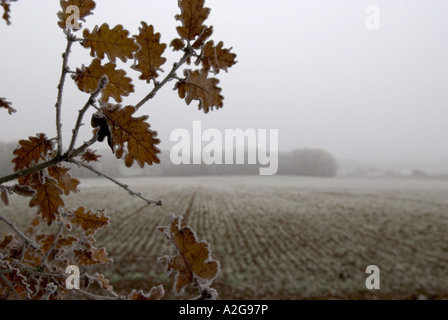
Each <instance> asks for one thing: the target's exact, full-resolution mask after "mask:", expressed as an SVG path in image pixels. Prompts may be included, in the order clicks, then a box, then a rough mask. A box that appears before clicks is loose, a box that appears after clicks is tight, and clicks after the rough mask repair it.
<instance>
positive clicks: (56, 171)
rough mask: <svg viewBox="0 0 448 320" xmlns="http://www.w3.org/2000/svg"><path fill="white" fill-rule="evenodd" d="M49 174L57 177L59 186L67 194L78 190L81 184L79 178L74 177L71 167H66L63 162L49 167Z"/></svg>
mask: <svg viewBox="0 0 448 320" xmlns="http://www.w3.org/2000/svg"><path fill="white" fill-rule="evenodd" d="M47 170H48V174H49V175H50V176H51V177H53V178H55V179H56V181H57V182H58V186H59V188H61V189H62V190H63V191H64V194H65V195H66V196H68V195H69V193H70V192H78V185H79V184H80V182H79V180H78V179H73V178H72V176H71V175H70V173H68V172H69V171H70V168H67V167H64V166H63V165H61V164H57V165H54V166H51V167H48V169H47Z"/></svg>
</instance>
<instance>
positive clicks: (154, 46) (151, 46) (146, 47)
mask: <svg viewBox="0 0 448 320" xmlns="http://www.w3.org/2000/svg"><path fill="white" fill-rule="evenodd" d="M135 39H136V41H137V43H138V44H139V45H140V50H139V51H138V52H137V53H136V54H135V59H136V64H134V65H133V66H132V69H134V70H137V71H140V72H141V73H142V74H141V75H140V77H139V78H140V79H141V80H146V81H147V82H149V81H150V80H151V79H155V78H157V77H158V76H159V74H158V71H159V70H160V71H163V70H162V69H160V67H161V66H162V65H163V64H164V63H165V62H166V59H165V58H163V57H162V54H163V52H164V51H165V48H166V44H164V43H160V33H154V27H153V26H152V25H149V26H148V25H147V24H146V23H145V22H143V21H142V26H141V27H140V28H139V34H138V35H137V36H135Z"/></svg>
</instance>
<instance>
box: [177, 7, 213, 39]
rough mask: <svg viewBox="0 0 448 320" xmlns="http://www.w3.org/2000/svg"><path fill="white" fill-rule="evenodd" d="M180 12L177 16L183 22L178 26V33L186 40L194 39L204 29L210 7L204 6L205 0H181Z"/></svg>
mask: <svg viewBox="0 0 448 320" xmlns="http://www.w3.org/2000/svg"><path fill="white" fill-rule="evenodd" d="M178 5H179V8H180V10H181V13H180V14H177V15H176V16H175V18H176V20H179V21H180V22H181V23H182V26H180V27H177V33H178V34H179V35H180V36H181V38H183V39H185V40H194V39H195V38H196V37H197V36H199V35H201V34H202V32H203V31H204V29H206V28H207V27H206V26H204V21H205V20H206V19H207V17H208V15H209V14H210V9H209V8H206V7H204V0H179V1H178Z"/></svg>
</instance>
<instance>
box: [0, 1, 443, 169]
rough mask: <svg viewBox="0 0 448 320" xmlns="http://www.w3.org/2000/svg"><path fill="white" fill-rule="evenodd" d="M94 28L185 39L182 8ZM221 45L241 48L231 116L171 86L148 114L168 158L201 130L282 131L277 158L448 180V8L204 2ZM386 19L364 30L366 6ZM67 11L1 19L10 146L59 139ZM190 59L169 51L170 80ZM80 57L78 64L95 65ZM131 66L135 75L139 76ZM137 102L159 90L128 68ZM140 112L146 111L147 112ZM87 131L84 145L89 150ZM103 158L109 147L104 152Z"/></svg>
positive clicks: (139, 10)
mask: <svg viewBox="0 0 448 320" xmlns="http://www.w3.org/2000/svg"><path fill="white" fill-rule="evenodd" d="M96 3H97V8H96V10H95V15H94V16H89V17H87V23H85V26H86V27H88V28H89V29H90V30H91V29H92V28H93V27H94V26H95V25H96V24H101V23H103V22H107V23H109V25H110V26H114V25H116V24H123V25H124V26H125V28H127V29H128V30H130V31H131V33H132V34H135V33H137V30H138V27H139V25H140V21H142V20H144V21H146V22H148V23H149V24H153V25H154V27H155V30H156V31H157V32H160V33H161V34H162V38H161V40H162V41H163V42H165V43H169V42H170V41H171V39H172V38H174V37H176V35H177V34H176V30H175V27H176V26H177V25H178V22H177V21H175V19H174V15H175V14H177V13H179V9H178V7H177V1H176V0H169V1H167V0H158V1H157V0H128V1H122V0H107V1H106V0H96ZM206 5H207V6H208V7H210V8H211V10H212V11H211V14H210V17H209V19H208V20H207V22H206V24H207V25H213V26H214V31H215V32H214V35H213V36H212V39H213V40H215V43H216V42H218V41H219V40H222V41H223V42H224V45H225V47H233V52H235V53H236V54H237V55H238V57H237V60H238V64H237V65H235V66H234V67H233V68H231V69H229V72H228V73H224V72H223V73H220V74H219V75H218V78H219V79H220V81H221V82H220V87H222V88H223V92H222V93H223V95H224V96H225V100H224V108H223V109H220V110H218V111H213V112H211V113H209V114H207V115H205V114H203V112H202V111H199V110H197V106H196V105H197V103H192V104H191V105H190V106H187V105H186V104H185V102H184V101H183V100H181V99H179V98H178V96H177V92H175V91H173V90H172V88H173V85H174V83H169V84H168V85H167V86H166V87H165V88H163V89H162V90H161V91H160V92H159V94H158V96H157V97H156V98H154V99H153V100H152V101H151V102H150V103H149V104H147V105H145V106H144V107H143V108H141V109H140V110H139V113H140V114H143V113H146V114H149V115H150V118H149V122H150V124H151V126H152V128H153V129H155V130H157V131H158V132H159V137H160V139H161V140H162V144H161V148H162V149H166V148H169V147H170V146H171V145H172V143H170V142H169V136H170V133H171V132H172V131H173V130H174V129H177V128H185V129H187V130H190V131H191V130H192V122H193V121H194V120H201V121H202V126H203V128H204V129H205V128H216V129H219V130H222V131H224V129H236V128H242V129H248V128H253V129H258V128H260V129H278V130H279V147H280V150H292V149H295V148H322V149H324V150H327V151H329V152H331V153H332V154H333V155H335V156H336V157H337V158H338V159H353V160H358V161H364V162H368V163H373V164H375V163H379V164H390V165H391V166H401V167H403V168H409V169H412V168H413V167H422V168H425V169H427V170H429V169H431V168H434V169H437V170H444V171H446V172H448V143H447V141H448V139H447V137H448V125H447V124H448V38H447V36H448V19H447V18H446V17H447V14H448V1H446V0H425V1H423V0H420V1H415V0H412V1H411V0H401V1H398V0H387V1H380V0H371V1H364V0H306V1H303V0H279V1H267V0H244V1H241V0H238V1H237V0H225V1H224V0H206ZM369 5H375V6H377V7H378V8H379V10H380V12H379V13H380V29H379V30H368V29H367V28H366V25H365V22H366V19H367V18H368V14H366V8H367V6H369ZM58 10H59V1H57V0H20V1H18V2H17V3H13V4H12V14H11V16H12V25H11V26H6V23H4V21H3V20H1V21H0V46H1V47H0V48H1V49H0V97H6V98H7V100H8V101H11V102H13V107H14V108H15V109H17V111H18V112H17V113H16V114H14V115H13V116H8V115H7V112H3V113H2V114H1V115H0V137H1V139H2V140H5V141H12V140H17V139H21V138H27V137H28V136H30V135H34V134H36V133H38V132H46V133H47V134H48V135H49V136H54V135H55V121H54V118H55V116H54V105H55V102H56V93H57V89H56V86H57V83H58V80H59V77H60V68H61V62H62V58H61V54H62V52H63V50H64V48H65V38H64V34H63V33H62V31H61V29H60V28H59V27H57V24H56V23H57V16H56V12H57V11H58ZM180 54H181V53H174V54H173V53H171V52H169V51H167V54H166V57H167V58H168V62H167V63H166V64H165V65H164V67H163V68H164V70H165V71H167V70H169V69H170V68H171V66H172V63H173V62H174V61H176V60H177V59H178V58H179V55H180ZM90 61H91V58H90V56H89V50H86V49H83V48H82V47H81V46H80V45H78V44H77V45H75V46H74V48H73V55H72V59H71V60H70V63H69V65H70V67H71V68H72V69H75V68H76V67H80V66H81V65H82V64H83V63H84V64H87V65H88V64H90ZM129 65H130V64H128V66H129ZM120 67H125V68H126V70H128V75H130V76H131V77H132V78H133V79H134V84H135V86H136V93H134V94H133V95H131V96H130V97H128V98H125V100H124V103H125V104H126V105H128V104H135V103H136V102H138V101H139V100H140V99H141V98H142V97H143V96H145V95H146V94H147V93H148V92H149V90H150V89H151V88H150V87H149V86H148V85H147V84H146V83H145V82H142V81H138V80H137V78H138V73H136V72H134V71H130V70H129V69H128V67H126V66H123V65H121V62H120ZM87 97H88V96H87V94H85V93H81V92H79V91H78V90H77V88H76V87H75V86H74V84H73V81H71V79H69V81H67V89H66V91H65V96H64V104H63V108H64V109H63V117H64V118H63V120H64V134H65V138H64V142H65V144H66V145H67V143H68V141H69V137H70V133H71V130H72V127H73V125H74V121H75V119H76V116H77V110H78V109H79V108H80V107H81V106H82V105H83V104H84V103H85V101H86V99H87ZM140 111H141V112H140ZM90 135H91V128H90V126H85V127H84V128H83V132H82V134H81V139H89V138H90ZM95 147H96V148H100V147H101V146H98V145H96V146H95Z"/></svg>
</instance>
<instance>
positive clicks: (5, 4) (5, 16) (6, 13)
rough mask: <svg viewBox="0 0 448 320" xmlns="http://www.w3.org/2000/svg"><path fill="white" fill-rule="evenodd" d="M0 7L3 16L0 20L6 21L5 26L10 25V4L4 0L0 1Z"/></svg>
mask: <svg viewBox="0 0 448 320" xmlns="http://www.w3.org/2000/svg"><path fill="white" fill-rule="evenodd" d="M0 5H1V6H2V7H3V16H2V18H3V19H4V20H5V21H6V24H7V25H10V24H11V20H10V19H11V16H10V15H9V14H10V13H11V4H10V3H9V2H8V1H6V0H1V2H0Z"/></svg>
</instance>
